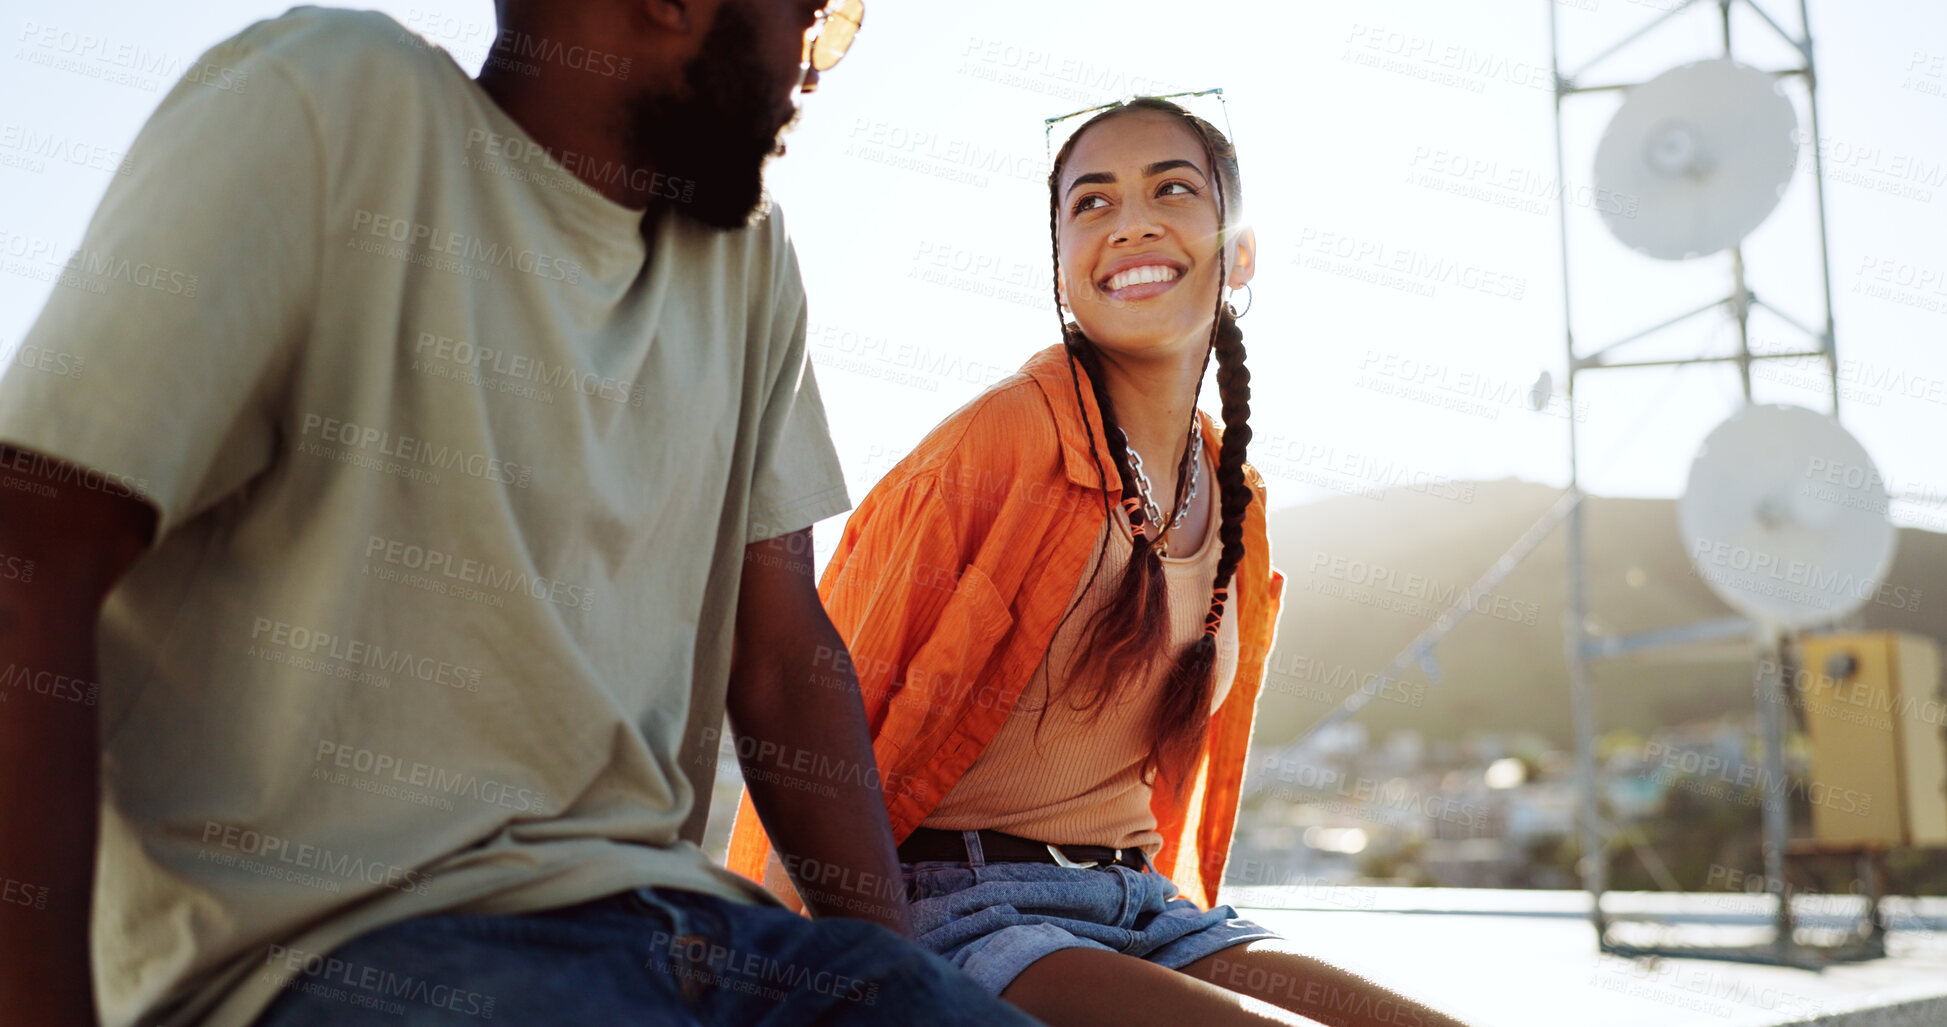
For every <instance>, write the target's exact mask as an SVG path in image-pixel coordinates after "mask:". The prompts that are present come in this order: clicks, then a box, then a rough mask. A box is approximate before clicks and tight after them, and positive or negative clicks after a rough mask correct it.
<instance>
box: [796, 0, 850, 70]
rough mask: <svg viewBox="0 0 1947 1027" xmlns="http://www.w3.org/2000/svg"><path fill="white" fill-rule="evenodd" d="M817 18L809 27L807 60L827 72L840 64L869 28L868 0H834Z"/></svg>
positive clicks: (808, 63) (805, 54)
mask: <svg viewBox="0 0 1947 1027" xmlns="http://www.w3.org/2000/svg"><path fill="white" fill-rule="evenodd" d="M817 19H818V20H817V21H816V22H814V23H813V24H812V26H811V28H809V29H806V30H805V37H804V63H805V64H806V65H808V66H809V67H810V68H811V70H813V71H818V72H825V71H830V70H832V68H834V67H836V66H837V65H838V62H839V60H840V59H841V58H843V57H844V56H845V51H847V50H850V49H851V48H852V40H853V39H854V38H856V37H857V36H858V34H859V29H862V28H864V27H865V0H833V2H832V3H830V4H827V5H826V6H825V9H824V10H822V11H819V12H818V14H817Z"/></svg>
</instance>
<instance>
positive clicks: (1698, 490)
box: [1677, 405, 1895, 631]
mask: <svg viewBox="0 0 1947 1027" xmlns="http://www.w3.org/2000/svg"><path fill="white" fill-rule="evenodd" d="M1886 507H1887V497H1886V483H1885V482H1884V481H1883V480H1881V478H1880V476H1879V471H1878V469H1877V468H1875V467H1874V466H1873V460H1872V457H1870V456H1868V455H1867V453H1866V448H1865V447H1864V446H1861V445H1860V444H1859V442H1858V440H1856V439H1854V438H1853V437H1852V436H1851V435H1849V434H1847V433H1846V430H1845V429H1844V428H1841V427H1840V426H1839V423H1838V422H1837V421H1834V420H1833V419H1832V418H1830V417H1828V416H1826V415H1825V414H1821V413H1819V412H1817V411H1814V410H1807V409H1805V408H1803V407H1794V406H1784V405H1777V406H1748V407H1745V408H1744V409H1743V410H1742V411H1740V412H1739V413H1737V414H1736V415H1734V416H1732V417H1731V418H1730V419H1729V420H1727V421H1725V422H1724V423H1723V424H1720V425H1718V426H1717V427H1716V428H1714V429H1712V430H1711V433H1710V434H1709V435H1708V436H1706V437H1705V439H1704V444H1703V446H1702V448H1700V449H1699V450H1698V451H1697V458H1696V459H1695V460H1694V461H1692V462H1691V464H1690V482H1689V484H1688V485H1687V486H1686V487H1685V489H1684V493H1683V498H1682V499H1681V500H1678V502H1677V520H1678V523H1679V525H1680V526H1681V529H1682V532H1683V541H1684V545H1685V547H1686V549H1687V551H1688V553H1689V556H1690V563H1691V566H1693V567H1695V568H1696V569H1697V575H1698V576H1699V577H1701V578H1703V579H1704V582H1705V583H1706V584H1707V585H1709V586H1710V590H1711V591H1713V592H1715V593H1717V596H1718V598H1720V599H1722V600H1724V602H1725V603H1727V604H1729V605H1730V606H1731V608H1732V609H1734V610H1737V611H1738V612H1739V613H1742V614H1744V615H1745V616H1747V617H1750V618H1751V619H1753V620H1755V621H1758V622H1759V623H1761V624H1763V625H1766V626H1767V627H1768V628H1770V629H1771V630H1773V631H1791V630H1796V629H1799V628H1805V627H1811V626H1813V625H1817V624H1825V623H1830V622H1831V621H1834V620H1837V619H1839V618H1841V617H1844V616H1846V615H1848V614H1850V613H1852V612H1854V611H1855V610H1858V609H1859V608H1860V607H1862V606H1864V605H1865V604H1866V603H1867V601H1868V600H1871V599H1873V598H1874V597H1875V596H1877V595H1878V594H1879V587H1880V584H1881V582H1882V581H1883V580H1884V579H1885V576H1886V571H1887V568H1888V567H1890V566H1892V563H1893V545H1894V541H1895V535H1894V531H1893V525H1892V524H1891V523H1890V522H1888V521H1887V519H1886Z"/></svg>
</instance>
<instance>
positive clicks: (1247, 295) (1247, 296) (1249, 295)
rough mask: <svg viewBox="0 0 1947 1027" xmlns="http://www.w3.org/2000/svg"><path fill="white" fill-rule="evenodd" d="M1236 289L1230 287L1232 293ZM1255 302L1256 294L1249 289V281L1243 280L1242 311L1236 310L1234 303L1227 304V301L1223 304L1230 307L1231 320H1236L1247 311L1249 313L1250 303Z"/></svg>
mask: <svg viewBox="0 0 1947 1027" xmlns="http://www.w3.org/2000/svg"><path fill="white" fill-rule="evenodd" d="M1236 291H1237V290H1235V289H1232V290H1231V292H1232V293H1235V292H1236ZM1255 302H1257V294H1256V293H1253V292H1252V291H1251V283H1249V282H1245V283H1244V310H1243V312H1242V313H1240V312H1238V309H1237V307H1236V306H1234V305H1232V304H1229V303H1226V304H1224V305H1225V306H1227V307H1230V317H1231V320H1233V321H1235V320H1238V319H1241V318H1242V317H1243V316H1244V315H1245V314H1248V313H1250V312H1251V304H1253V303H1255Z"/></svg>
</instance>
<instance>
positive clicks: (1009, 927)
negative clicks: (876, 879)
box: [899, 850, 1279, 995]
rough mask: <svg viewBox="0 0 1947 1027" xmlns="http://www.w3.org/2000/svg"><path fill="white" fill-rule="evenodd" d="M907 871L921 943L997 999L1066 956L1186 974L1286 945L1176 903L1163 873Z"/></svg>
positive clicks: (1042, 867)
mask: <svg viewBox="0 0 1947 1027" xmlns="http://www.w3.org/2000/svg"><path fill="white" fill-rule="evenodd" d="M976 851H977V850H976ZM899 868H900V870H902V871H904V873H905V875H906V897H907V898H908V899H910V900H911V901H912V908H913V933H914V934H915V935H916V936H917V937H918V938H919V943H920V944H921V945H924V946H926V947H927V948H929V949H932V950H933V951H934V952H937V953H939V954H940V955H941V956H944V957H946V960H947V962H949V963H952V964H953V965H954V966H957V967H959V968H960V969H962V970H964V971H966V972H967V974H968V975H969V976H971V977H972V978H973V979H974V980H975V981H976V982H978V983H979V984H980V986H981V987H982V988H985V989H986V990H987V991H988V992H990V993H992V994H995V995H999V994H1000V993H1001V991H1002V990H1004V989H1005V988H1006V987H1007V986H1008V985H1009V984H1012V983H1013V982H1014V978H1015V977H1017V976H1019V975H1020V973H1021V971H1023V970H1025V969H1027V967H1028V964H1030V963H1033V962H1034V961H1035V960H1037V959H1040V958H1041V957H1042V956H1045V955H1047V954H1049V953H1050V952H1056V951H1059V950H1061V949H1073V948H1089V949H1103V950H1105V951H1109V952H1120V953H1123V954H1124V955H1130V956H1136V957H1138V958H1140V959H1146V960H1148V961H1150V962H1152V963H1156V964H1158V965H1159V966H1164V967H1168V968H1169V969H1171V970H1180V969H1182V968H1183V967H1185V966H1188V965H1190V964H1191V963H1194V962H1196V961H1197V960H1199V959H1202V958H1203V957H1205V956H1208V955H1211V954H1212V953H1216V952H1221V951H1223V950H1224V949H1227V948H1230V947H1231V946H1233V945H1241V944H1243V943H1245V942H1248V941H1261V940H1264V939H1267V938H1277V937H1278V936H1279V935H1278V934H1277V933H1276V932H1275V931H1271V930H1269V929H1267V928H1265V927H1264V926H1262V925H1260V924H1256V923H1253V922H1251V921H1249V920H1245V919H1243V918H1241V917H1239V916H1238V915H1237V911H1236V910H1234V909H1232V908H1230V907H1229V906H1218V907H1216V908H1214V909H1208V910H1205V909H1199V908H1198V907H1197V904H1196V903H1194V902H1191V901H1190V900H1189V899H1184V898H1178V897H1177V892H1176V885H1175V884H1173V883H1171V882H1170V879H1169V878H1167V877H1165V876H1163V875H1162V874H1161V873H1158V872H1157V871H1155V870H1141V871H1138V870H1131V869H1130V868H1128V867H1125V866H1115V865H1110V866H1105V867H1096V868H1090V869H1075V868H1071V867H1063V866H1057V865H1055V864H1053V863H987V862H984V861H982V862H967V863H954V862H946V861H939V860H928V861H924V862H919V863H901V864H900V865H899Z"/></svg>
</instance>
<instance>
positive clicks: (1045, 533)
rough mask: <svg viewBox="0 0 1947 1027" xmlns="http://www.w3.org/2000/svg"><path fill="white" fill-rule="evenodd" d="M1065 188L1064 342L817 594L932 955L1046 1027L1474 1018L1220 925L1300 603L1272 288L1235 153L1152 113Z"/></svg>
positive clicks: (1089, 153) (875, 525)
mask: <svg viewBox="0 0 1947 1027" xmlns="http://www.w3.org/2000/svg"><path fill="white" fill-rule="evenodd" d="M1049 190H1050V195H1049V223H1050V231H1051V233H1052V237H1053V238H1052V242H1053V256H1054V270H1055V283H1056V285H1055V290H1056V302H1057V304H1058V307H1059V308H1060V310H1061V311H1063V312H1064V316H1063V318H1062V320H1063V329H1062V331H1063V343H1062V344H1061V345H1058V346H1052V347H1049V348H1048V349H1047V350H1044V351H1043V352H1041V353H1039V354H1037V355H1036V356H1035V357H1034V358H1033V359H1031V360H1029V361H1028V363H1027V364H1026V365H1025V366H1024V367H1023V368H1022V369H1021V371H1020V372H1019V373H1018V374H1016V375H1014V376H1013V377H1010V378H1008V379H1006V380H1004V381H1001V382H998V383H996V384H995V385H994V386H993V387H992V388H990V389H988V390H987V391H986V392H985V393H983V394H982V395H980V396H979V397H977V398H976V399H975V400H974V401H973V402H971V403H969V404H968V405H967V406H966V407H964V408H962V409H961V410H959V411H957V412H956V413H954V414H953V415H952V416H950V417H948V418H947V419H946V421H944V422H943V423H941V424H940V426H939V427H937V428H936V429H934V431H933V432H932V433H931V434H930V435H928V437H927V438H926V440H925V441H923V442H922V443H921V444H920V446H919V448H918V449H916V450H915V451H914V452H913V453H912V454H911V455H909V456H908V457H907V458H906V459H905V460H904V461H902V462H901V463H900V464H899V465H898V466H897V467H895V468H894V469H893V470H892V471H891V472H890V473H889V474H887V475H886V477H885V478H884V479H882V480H881V481H880V482H879V484H878V485H877V486H876V487H875V488H874V489H873V490H872V492H871V493H870V494H869V495H868V496H867V497H866V498H865V500H864V502H862V503H861V504H860V505H859V508H858V510H857V512H856V513H855V514H854V515H853V516H852V517H851V519H850V521H849V522H848V523H847V525H846V528H845V534H844V537H843V539H842V540H841V541H840V543H839V546H838V550H837V552H836V555H834V556H833V558H832V562H831V564H830V565H829V566H828V567H827V569H826V572H825V575H824V579H823V581H822V582H821V585H820V592H821V594H822V595H823V597H824V600H825V603H826V606H827V609H828V611H829V612H830V614H831V617H832V621H833V623H834V624H836V625H837V626H838V629H839V630H840V632H842V633H843V634H844V635H845V637H846V642H847V647H848V649H849V651H850V663H851V666H852V667H853V668H854V669H856V671H857V675H858V680H859V684H860V689H861V691H862V693H863V694H864V697H865V703H866V711H867V718H868V723H869V725H870V727H871V730H872V733H873V747H874V753H875V755H876V757H877V759H878V763H879V771H880V777H881V781H882V782H883V784H884V790H885V794H886V801H887V811H888V813H889V815H890V816H891V819H892V825H893V834H894V837H895V838H898V839H901V843H900V847H899V849H900V859H901V861H902V864H901V868H902V870H903V871H904V874H905V878H906V881H905V883H906V885H907V889H908V896H909V897H910V898H911V899H912V900H913V907H912V909H913V920H914V926H915V932H916V934H917V935H918V937H919V941H920V943H921V944H922V945H926V946H928V947H930V948H932V949H933V950H934V951H936V952H939V953H940V954H941V955H943V956H945V957H946V958H947V959H949V960H950V961H952V962H953V963H955V964H956V965H958V966H960V967H961V968H962V969H964V970H966V971H967V972H968V973H970V974H972V975H973V976H974V977H975V979H976V980H978V981H980V982H981V983H982V984H983V985H985V986H986V987H988V988H989V989H990V990H992V991H994V992H996V993H998V994H1000V995H1001V996H1002V997H1003V998H1005V999H1007V1000H1008V1001H1010V1002H1012V1003H1014V1004H1016V1005H1017V1006H1019V1007H1021V1008H1023V1009H1024V1010H1026V1011H1027V1012H1029V1013H1031V1014H1032V1015H1034V1016H1036V1017H1038V1018H1040V1019H1042V1020H1044V1021H1046V1022H1049V1023H1052V1024H1067V1023H1077V1024H1080V1023H1116V1024H1141V1023H1150V1022H1156V1023H1185V1022H1191V1023H1199V1024H1202V1023H1211V1024H1217V1023H1263V1022H1273V1023H1277V1022H1282V1023H1292V1022H1309V1021H1304V1020H1300V1019H1298V1018H1296V1017H1293V1016H1292V1015H1291V1012H1286V1010H1289V1011H1292V1012H1298V1013H1310V1014H1312V1015H1315V1016H1318V1017H1320V1018H1323V1019H1328V1020H1330V1021H1332V1022H1350V1023H1360V1024H1364V1023H1372V1024H1380V1023H1384V1024H1388V1025H1389V1027H1396V1025H1399V1024H1441V1023H1453V1022H1454V1021H1452V1020H1449V1019H1446V1018H1444V1017H1440V1016H1439V1015H1438V1014H1435V1013H1433V1012H1432V1011H1430V1010H1427V1009H1425V1008H1424V1007H1421V1006H1418V1005H1415V1004H1413V1003H1412V1002H1410V1001H1408V1000H1406V999H1403V998H1401V997H1399V996H1397V995H1394V994H1392V993H1390V992H1386V991H1384V990H1383V989H1380V988H1378V987H1376V986H1374V985H1372V984H1371V983H1369V982H1367V981H1364V980H1362V979H1360V978H1357V977H1355V976H1353V975H1351V974H1348V973H1345V972H1343V971H1340V970H1337V969H1334V968H1332V967H1329V966H1326V965H1324V964H1322V963H1319V962H1317V961H1315V960H1312V959H1309V958H1307V957H1304V956H1302V955H1299V954H1297V953H1296V952H1295V951H1292V950H1291V949H1290V948H1289V947H1288V946H1286V945H1284V944H1282V943H1281V942H1279V941H1278V940H1277V936H1276V935H1275V934H1274V933H1273V932H1271V931H1268V930H1266V929H1264V928H1263V927H1261V926H1259V925H1257V924H1254V923H1251V922H1250V921H1247V920H1243V919H1240V918H1238V917H1237V916H1236V915H1235V913H1234V911H1232V910H1231V908H1230V907H1228V906H1216V905H1214V903H1215V898H1216V892H1217V885H1218V883H1219V881H1220V879H1221V878H1222V876H1223V866H1224V861H1225V857H1226V855H1227V853H1228V848H1229V843H1230V835H1231V829H1232V824H1233V822H1234V819H1235V815H1236V809H1237V799H1238V791H1239V783H1240V781H1241V779H1242V776H1243V769H1244V757H1245V750H1246V747H1247V745H1248V743H1249V739H1250V728H1251V717H1252V713H1253V711H1254V708H1255V703H1256V698H1257V690H1258V685H1259V683H1260V681H1261V679H1262V675H1263V670H1264V663H1265V660H1266V658H1267V657H1268V655H1269V653H1270V646H1271V635H1272V630H1273V626H1274V624H1275V622H1276V619H1277V609H1278V601H1279V596H1280V592H1281V590H1282V585H1283V578H1282V576H1280V575H1279V574H1278V573H1277V572H1275V571H1273V570H1271V568H1270V563H1269V559H1268V552H1267V542H1266V534H1265V521H1264V497H1263V493H1262V483H1261V481H1260V480H1259V479H1258V478H1257V476H1256V474H1255V473H1254V472H1252V471H1251V470H1250V469H1249V468H1248V467H1247V465H1246V464H1245V462H1244V454H1245V447H1246V445H1247V444H1248V442H1249V441H1250V435H1251V432H1250V427H1249V424H1248V420H1249V416H1250V374H1249V372H1248V371H1247V370H1246V369H1245V366H1244V343H1243V334H1242V332H1241V331H1239V329H1238V326H1237V321H1236V317H1235V313H1234V311H1233V310H1232V309H1231V308H1230V307H1229V305H1228V304H1227V303H1226V302H1225V300H1224V296H1225V294H1226V293H1227V291H1228V290H1230V289H1234V288H1240V287H1242V286H1244V285H1245V284H1246V283H1248V282H1249V281H1250V279H1251V276H1252V273H1253V271H1254V270H1255V256H1256V242H1255V238H1254V237H1253V235H1252V233H1251V232H1250V231H1249V230H1248V229H1241V228H1240V227H1239V224H1240V218H1239V216H1238V213H1239V210H1240V208H1241V207H1242V203H1241V195H1242V189H1241V183H1240V181H1239V177H1238V169H1237V161H1236V154H1235V151H1234V150H1233V149H1232V148H1231V145H1230V143H1229V142H1228V140H1226V139H1225V138H1224V137H1223V135H1222V133H1220V132H1218V131H1217V130H1216V129H1215V128H1214V127H1212V126H1211V125H1210V124H1209V123H1208V122H1205V121H1203V120H1202V119H1199V118H1195V117H1193V116H1191V115H1190V114H1189V113H1188V112H1186V111H1184V110H1183V109H1182V108H1180V107H1178V106H1176V105H1174V104H1171V103H1169V102H1167V101H1164V100H1158V99H1153V98H1143V99H1138V100H1134V101H1131V102H1129V103H1127V104H1123V105H1118V106H1115V107H1112V108H1110V109H1108V110H1106V111H1105V112H1103V113H1101V114H1099V115H1096V116H1095V117H1093V118H1092V119H1090V120H1089V121H1088V122H1087V123H1085V124H1084V125H1083V126H1082V127H1081V128H1080V129H1079V130H1077V131H1076V133H1075V134H1074V135H1073V136H1072V137H1071V138H1070V139H1069V140H1068V142H1067V143H1066V145H1064V146H1063V147H1062V149H1061V152H1060V154H1059V155H1058V156H1057V157H1056V159H1055V163H1054V168H1053V171H1052V173H1051V174H1050V176H1049ZM1071 315H1072V318H1073V321H1072V322H1070V321H1069V316H1071ZM1213 356H1214V357H1215V359H1216V361H1217V383H1218V389H1219V392H1220V399H1221V402H1222V410H1223V418H1224V426H1223V428H1222V430H1221V431H1220V430H1219V429H1218V427H1217V425H1216V424H1215V423H1213V422H1212V421H1211V419H1210V418H1209V417H1208V416H1207V415H1203V414H1201V413H1198V412H1197V410H1196V401H1197V397H1198V393H1199V387H1200V385H1201V383H1202V381H1203V378H1204V374H1205V370H1206V368H1207V366H1208V362H1209V361H1210V359H1211V358H1212V357H1213ZM767 853H768V846H767V843H766V841H765V839H764V837H763V834H762V832H761V829H759V828H758V826H757V823H756V818H755V816H753V815H749V808H748V800H746V805H745V808H744V809H743V810H742V811H740V815H739V817H738V823H737V826H736V830H735V832H734V835H733V839H732V843H731V854H730V862H731V867H732V869H735V870H738V871H740V872H742V873H745V874H747V875H750V876H754V877H764V878H766V879H767V880H768V881H770V882H772V883H773V885H772V886H773V888H774V890H778V891H779V892H780V894H781V895H783V896H784V897H786V898H787V900H789V899H791V898H792V896H791V895H789V894H788V893H789V885H788V884H785V883H783V882H784V881H785V878H784V875H783V874H782V873H781V872H779V871H778V868H777V864H776V861H775V859H772V860H770V862H769V868H770V873H768V874H767V873H766V869H767V862H766V856H767ZM1179 893H1180V894H1181V895H1185V896H1189V898H1181V897H1179ZM1212 907H1214V908H1212ZM1273 1007H1277V1008H1273Z"/></svg>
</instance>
